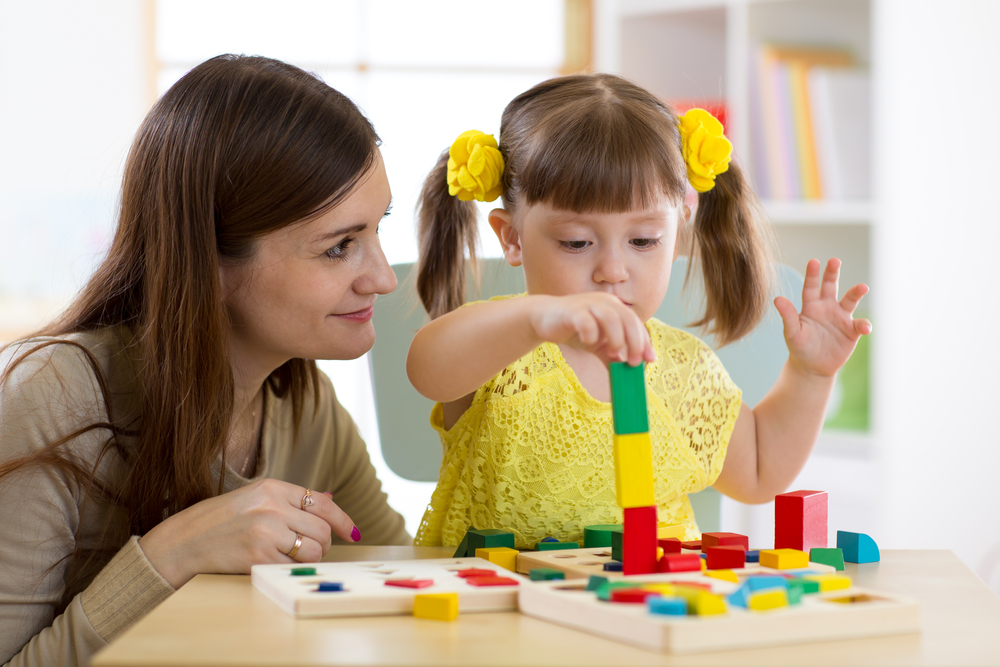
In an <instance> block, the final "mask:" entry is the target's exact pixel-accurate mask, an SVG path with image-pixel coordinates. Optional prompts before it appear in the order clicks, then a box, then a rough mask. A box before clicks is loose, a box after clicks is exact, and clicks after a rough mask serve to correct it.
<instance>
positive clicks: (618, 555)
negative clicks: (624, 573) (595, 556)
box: [611, 530, 625, 563]
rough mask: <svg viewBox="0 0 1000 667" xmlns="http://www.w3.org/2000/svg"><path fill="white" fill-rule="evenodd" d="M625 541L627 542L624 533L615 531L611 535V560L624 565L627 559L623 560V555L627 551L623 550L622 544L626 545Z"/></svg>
mask: <svg viewBox="0 0 1000 667" xmlns="http://www.w3.org/2000/svg"><path fill="white" fill-rule="evenodd" d="M624 541H625V533H623V532H622V531H620V530H616V531H613V532H612V533H611V559H612V560H617V561H620V562H622V563H624V562H625V559H624V558H622V553H623V552H624V551H625V550H624V549H623V548H622V544H623V543H624Z"/></svg>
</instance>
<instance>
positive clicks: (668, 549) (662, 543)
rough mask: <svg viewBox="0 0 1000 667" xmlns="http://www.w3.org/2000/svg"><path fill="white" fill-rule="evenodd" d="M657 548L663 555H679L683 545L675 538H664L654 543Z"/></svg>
mask: <svg viewBox="0 0 1000 667" xmlns="http://www.w3.org/2000/svg"><path fill="white" fill-rule="evenodd" d="M656 544H657V546H659V547H661V548H662V549H663V553H665V554H679V553H680V552H681V546H682V545H683V543H682V542H681V541H680V540H678V539H677V538H676V537H664V538H663V539H659V540H657V541H656Z"/></svg>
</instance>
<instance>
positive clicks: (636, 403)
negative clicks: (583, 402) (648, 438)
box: [611, 363, 649, 435]
mask: <svg viewBox="0 0 1000 667" xmlns="http://www.w3.org/2000/svg"><path fill="white" fill-rule="evenodd" d="M611 415H612V418H613V420H614V427H615V433H617V434H618V435H628V434H630V433H648V432H649V416H648V415H647V413H646V364H645V363H641V364H639V365H638V366H629V365H628V364H626V363H614V364H611Z"/></svg>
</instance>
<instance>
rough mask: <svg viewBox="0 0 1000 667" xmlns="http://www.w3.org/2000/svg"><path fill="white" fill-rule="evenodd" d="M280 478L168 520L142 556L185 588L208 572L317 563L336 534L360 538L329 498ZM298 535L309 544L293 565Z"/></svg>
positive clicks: (145, 540) (149, 537)
mask: <svg viewBox="0 0 1000 667" xmlns="http://www.w3.org/2000/svg"><path fill="white" fill-rule="evenodd" d="M305 492H306V490H305V489H304V488H303V487H301V486H298V485H295V484H289V483H287V482H282V481H279V480H275V479H263V480H259V481H256V482H254V483H253V484H249V485H247V486H245V487H243V488H241V489H237V490H235V491H231V492H229V493H225V494H223V495H221V496H217V497H215V498H209V499H208V500H203V501H201V502H200V503H197V504H195V505H192V506H191V507H189V508H187V509H186V510H184V511H182V512H178V513H177V514H174V515H173V516H171V517H169V518H168V519H165V520H164V521H163V522H162V523H161V524H159V525H158V526H156V527H155V528H153V529H152V530H150V531H149V532H148V533H146V534H145V535H144V536H143V537H141V538H140V539H139V545H140V546H141V547H142V550H143V552H144V553H145V554H146V557H147V558H148V559H149V562H150V563H152V565H153V567H155V568H156V570H157V572H159V573H160V574H161V575H162V576H163V578H164V579H166V580H167V582H169V583H170V585H171V586H173V587H174V588H180V587H181V586H182V585H184V584H185V583H187V582H188V581H189V580H190V579H191V578H192V577H193V576H194V575H196V574H201V573H218V574H249V573H250V566H251V565H258V564H261V563H294V562H296V561H298V562H306V563H307V562H314V561H318V560H319V559H321V558H322V557H323V556H324V555H326V552H327V551H328V550H329V549H330V542H331V531H332V532H334V533H336V534H337V535H338V536H339V537H341V538H343V539H345V540H347V541H348V542H356V541H358V540H359V539H361V535H360V533H358V532H357V528H355V526H354V522H353V521H351V518H350V517H349V516H347V514H345V513H344V511H343V510H341V509H340V508H339V507H337V505H336V503H334V502H333V500H331V499H330V496H329V495H327V494H325V493H317V492H313V494H312V499H313V504H312V505H310V506H307V507H303V505H302V499H303V496H304V495H305ZM296 533H299V534H301V535H302V543H301V545H300V546H299V548H298V551H296V552H295V557H294V559H293V558H290V557H289V556H288V553H289V552H290V551H291V550H292V548H293V547H294V546H295V541H296V537H297V536H296Z"/></svg>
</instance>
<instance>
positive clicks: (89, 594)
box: [0, 56, 410, 665]
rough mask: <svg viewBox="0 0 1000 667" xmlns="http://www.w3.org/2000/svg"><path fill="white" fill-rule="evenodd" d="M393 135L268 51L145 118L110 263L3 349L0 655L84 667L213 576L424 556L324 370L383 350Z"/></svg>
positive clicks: (182, 91)
mask: <svg viewBox="0 0 1000 667" xmlns="http://www.w3.org/2000/svg"><path fill="white" fill-rule="evenodd" d="M378 142H379V139H378V137H377V136H376V134H375V131H374V129H373V128H372V126H371V124H370V123H369V122H368V121H367V120H366V119H365V118H364V116H362V115H361V113H360V112H359V111H358V109H357V108H356V107H355V106H354V105H353V104H352V103H351V102H350V101H349V100H348V99H347V98H345V97H344V96H343V95H341V94H340V93H338V92H337V91H335V90H333V89H332V88H330V87H329V86H327V85H325V84H324V83H322V82H321V81H319V80H318V79H316V78H315V77H313V76H311V75H309V74H307V73H305V72H303V71H301V70H299V69H297V68H295V67H292V66H289V65H286V64H284V63H280V62H277V61H274V60H269V59H265V58H257V57H242V56H219V57H217V58H213V59H212V60H209V61H208V62H205V63H203V64H202V65H199V66H198V67H196V68H194V69H193V70H192V71H191V72H189V73H188V74H187V75H185V76H184V78H182V79H181V80H180V81H178V82H177V83H176V84H175V85H174V86H173V87H172V88H171V89H170V90H169V91H168V92H167V93H166V94H165V95H164V96H163V98H162V99H161V100H160V101H159V102H158V103H157V104H156V105H155V106H154V107H153V109H152V110H151V111H150V113H149V115H148V116H147V118H146V119H145V122H144V123H143V125H142V127H141V128H140V130H139V132H138V135H137V136H136V139H135V142H134V144H133V146H132V149H131V152H130V154H129V158H128V161H127V163H126V167H125V175H124V180H123V184H122V198H121V211H120V218H119V222H118V228H117V232H116V235H115V238H114V242H113V244H112V247H111V250H110V251H109V254H108V257H107V259H106V260H105V261H104V263H103V264H102V265H101V267H100V268H99V269H98V270H97V271H96V273H95V274H94V276H93V277H92V278H91V279H90V282H89V283H88V284H87V286H86V287H85V288H84V289H83V291H82V292H81V293H80V295H79V296H78V297H77V299H76V301H75V302H74V303H73V304H72V305H71V306H70V307H69V308H68V310H67V311H66V312H65V313H64V314H63V315H62V316H61V317H60V318H59V319H58V320H57V321H56V322H55V323H53V324H52V325H51V326H49V327H47V328H46V329H45V330H44V331H42V332H40V333H39V334H38V335H36V336H34V337H33V338H32V339H29V340H28V341H23V342H20V343H16V344H12V345H10V346H8V347H7V348H6V349H4V350H3V352H2V354H0V516H2V517H3V519H2V521H0V563H2V567H0V663H8V662H9V664H11V665H52V664H60V665H77V664H85V663H86V662H87V660H88V659H89V657H90V655H91V654H92V653H93V652H94V651H96V650H97V649H99V648H100V647H102V646H104V645H105V644H106V643H107V642H108V641H111V640H112V639H114V637H115V636H117V635H118V634H120V633H121V632H122V631H123V630H124V629H126V628H127V627H128V626H129V625H131V624H132V623H133V622H134V621H135V620H137V619H138V618H141V617H142V616H143V615H144V614H145V613H147V612H148V611H149V610H150V609H151V608H152V607H154V606H155V605H156V604H158V603H159V602H160V601H162V600H163V599H164V598H166V597H167V596H168V595H169V594H170V593H171V592H172V591H173V590H175V589H176V588H177V587H179V586H181V585H183V584H184V583H185V582H186V581H188V580H189V579H190V578H191V577H193V576H194V575H195V574H198V573H200V572H219V573H248V572H249V571H250V566H251V565H253V564H255V563H292V562H296V561H315V560H318V559H319V558H321V557H322V556H323V555H324V554H325V553H326V551H327V550H328V549H329V547H330V545H331V543H332V541H337V542H348V543H350V542H357V541H359V540H361V539H362V536H364V537H363V539H364V540H365V542H366V543H372V544H405V543H410V538H409V536H408V535H407V533H406V531H405V529H404V527H403V519H402V517H400V516H399V514H397V513H396V512H395V511H393V510H392V509H391V508H390V507H389V505H388V504H387V502H386V496H385V494H384V493H383V492H382V491H381V487H380V484H379V482H378V480H377V479H376V476H375V471H374V469H373V468H372V465H371V463H370V461H369V459H368V454H367V452H366V450H365V447H364V443H363V442H362V440H361V438H360V436H359V435H358V432H357V429H356V427H355V426H354V424H353V422H352V421H351V418H350V416H349V415H348V414H347V413H346V412H345V411H344V409H343V408H342V407H341V406H340V404H339V403H338V402H337V399H336V397H335V396H334V392H333V387H332V385H331V383H330V381H329V379H328V378H326V377H325V376H324V375H322V374H321V373H319V372H318V370H317V369H316V365H315V363H314V362H313V361H312V360H313V359H351V358H356V357H358V356H360V355H362V354H364V353H365V352H366V351H368V350H369V349H370V348H371V346H372V343H373V341H374V331H373V328H372V324H371V315H372V306H373V304H374V302H375V299H376V296H377V295H378V294H386V293H389V292H391V291H392V290H393V289H394V288H395V286H396V278H395V276H394V275H393V273H392V270H391V269H390V268H389V266H388V264H387V263H386V260H385V257H384V255H383V254H382V250H381V246H380V245H379V241H378V236H377V231H378V225H379V222H380V220H381V219H382V218H383V217H384V216H385V215H386V214H387V213H388V207H389V204H390V200H391V195H390V191H389V184H388V182H387V180H386V176H385V168H384V166H383V163H382V158H381V154H380V152H379V149H378ZM324 492H325V493H324ZM331 532H332V533H334V534H335V535H333V536H331Z"/></svg>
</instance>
